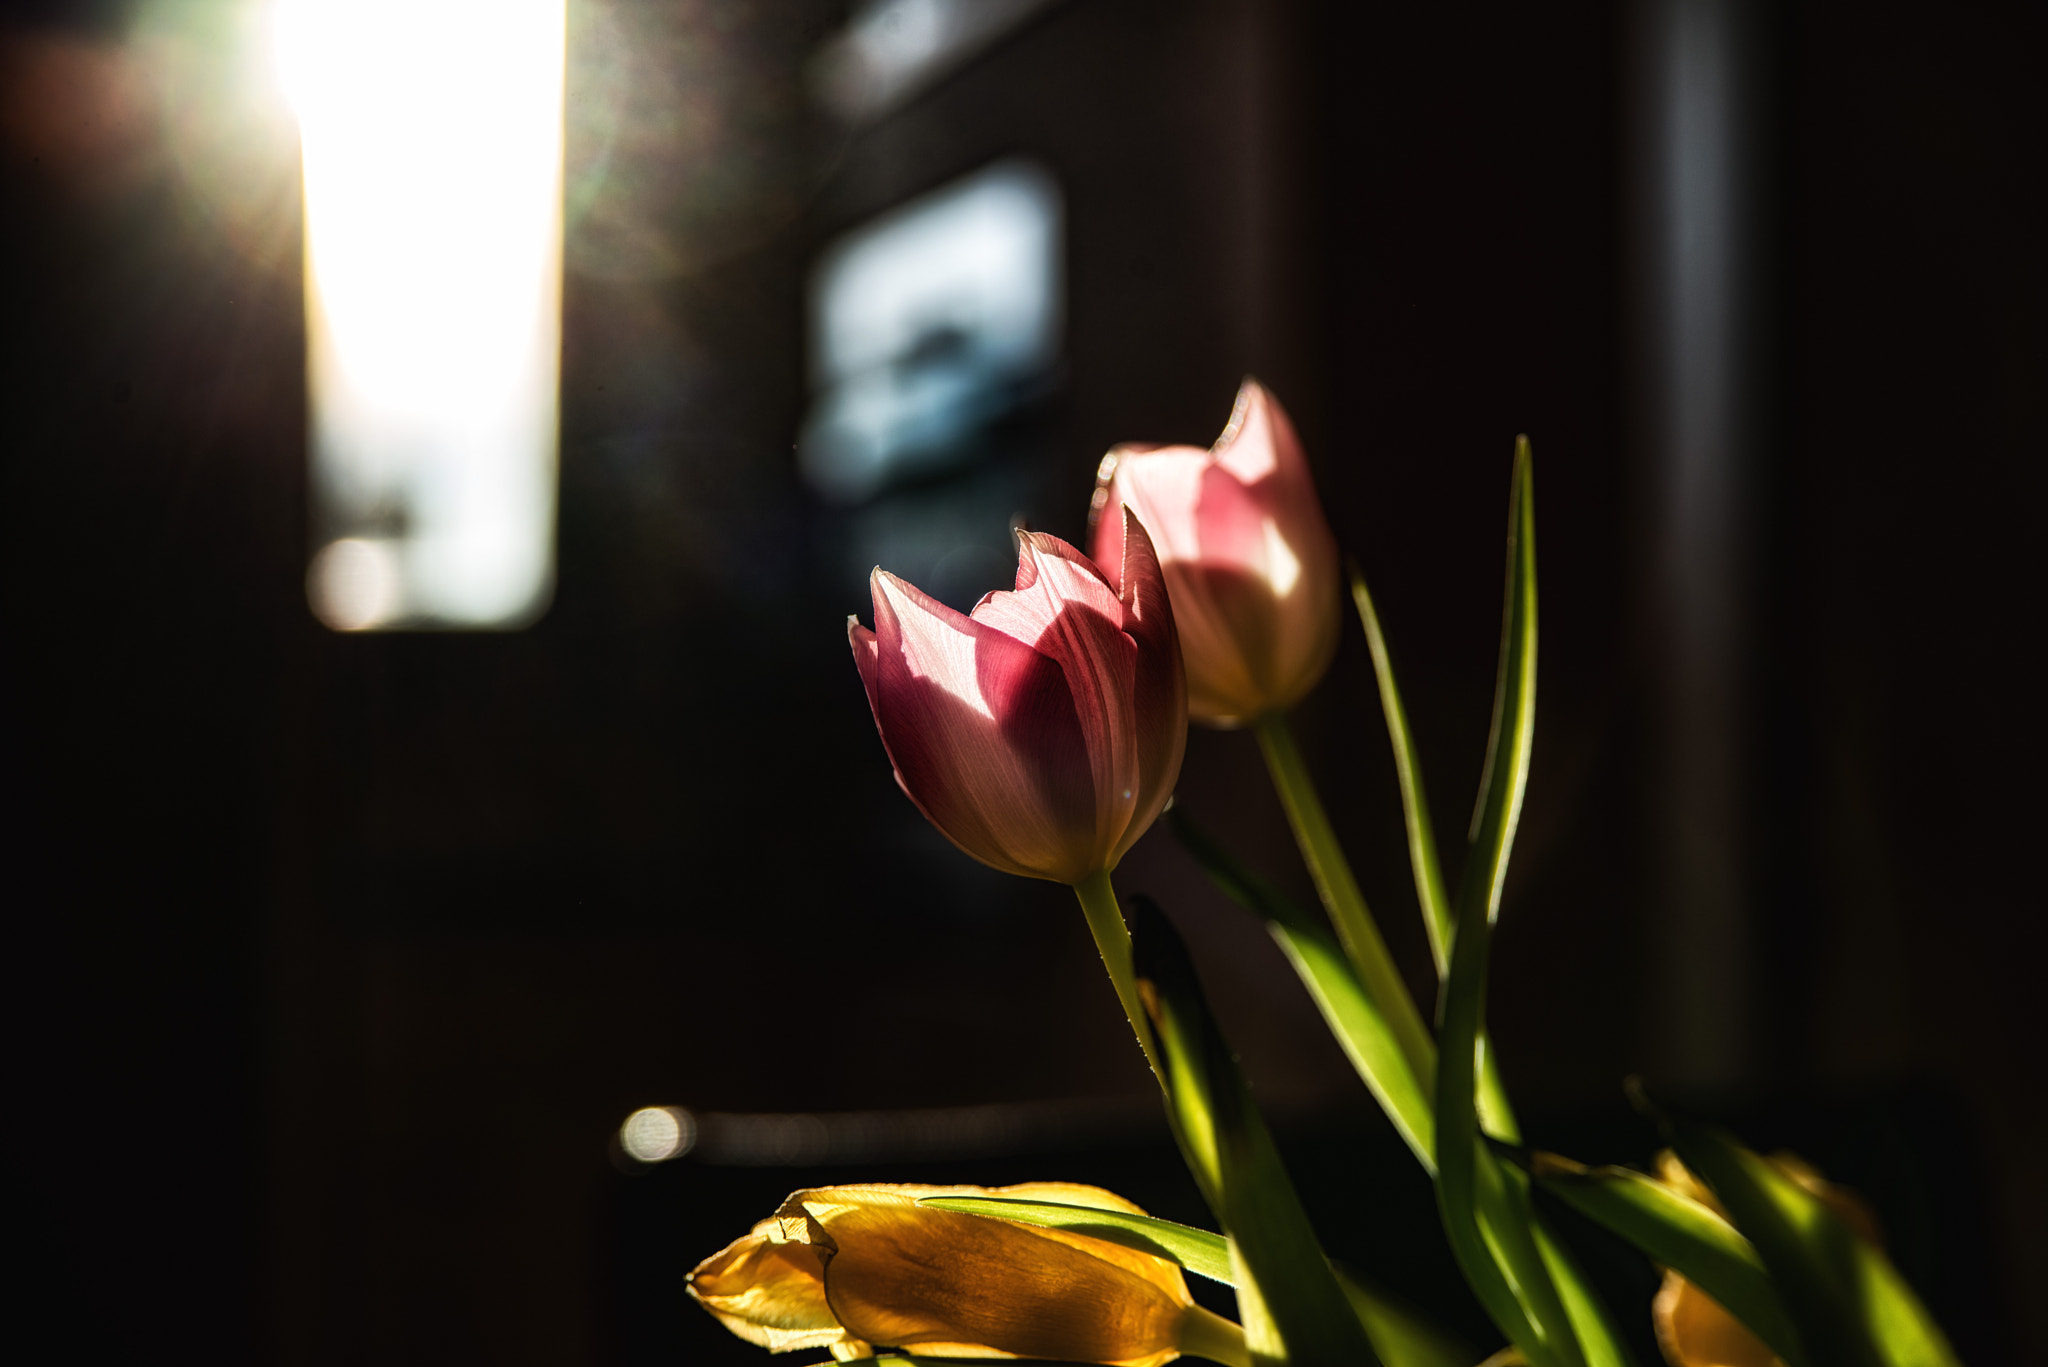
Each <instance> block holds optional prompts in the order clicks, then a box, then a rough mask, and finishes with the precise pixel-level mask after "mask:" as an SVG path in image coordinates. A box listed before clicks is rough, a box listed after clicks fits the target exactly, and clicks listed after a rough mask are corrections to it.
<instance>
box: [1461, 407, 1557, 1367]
mask: <svg viewBox="0 0 2048 1367" xmlns="http://www.w3.org/2000/svg"><path fill="white" fill-rule="evenodd" d="M1530 486H1531V473H1530V455H1529V444H1528V441H1527V440H1526V439H1522V440H1519V441H1517V443H1516V446H1515V467H1514V478H1513V484H1512V486H1511V488H1510V491H1509V496H1508V510H1509V511H1508V555H1507V560H1508V566H1507V591H1506V605H1505V608H1504V611H1503V612H1502V622H1501V653H1500V673H1499V676H1498V679H1497V681H1496V686H1495V690H1494V700H1493V726H1492V731H1491V734H1490V735H1489V736H1488V738H1487V744H1486V768H1485V773H1484V775H1483V776H1482V779H1481V782H1480V788H1479V802H1478V809H1477V811H1476V812H1475V814H1474V817H1473V823H1472V831H1471V836H1470V841H1469V844H1468V846H1467V849H1466V854H1465V869H1464V873H1463V877H1462V880H1461V882H1460V885H1459V895H1458V902H1457V912H1458V919H1457V927H1456V934H1455V935H1454V936H1453V939H1452V949H1451V968H1450V974H1449V976H1448V978H1447V979H1446V981H1445V985H1444V998H1443V1024H1442V1027H1441V1029H1440V1031H1439V1033H1438V1054H1437V1076H1436V1108H1435V1109H1436V1163H1437V1204H1438V1207H1439V1209H1440V1211H1441V1213H1442V1215H1443V1222H1444V1232H1445V1233H1446V1235H1448V1237H1449V1239H1450V1244H1451V1251H1452V1253H1453V1254H1454V1255H1455V1256H1456V1257H1457V1260H1458V1265H1459V1267H1460V1268H1461V1269H1463V1271H1464V1273H1465V1276H1466V1279H1467V1280H1468V1281H1470V1282H1471V1284H1472V1288H1473V1290H1474V1291H1475V1292H1477V1293H1478V1296H1479V1300H1480V1304H1482V1305H1483V1306H1485V1307H1486V1310H1487V1313H1488V1314H1490V1315H1491V1316H1492V1317H1493V1319H1494V1322H1495V1323H1496V1324H1497V1325H1499V1326H1500V1329H1501V1331H1502V1332H1503V1333H1505V1334H1506V1335H1507V1336H1508V1337H1509V1338H1510V1339H1512V1340H1513V1341H1514V1343H1515V1346H1516V1347H1518V1348H1520V1349H1521V1350H1522V1352H1523V1354H1524V1355H1525V1356H1526V1357H1527V1358H1528V1359H1529V1360H1530V1362H1532V1363H1534V1364H1535V1367H1585V1358H1584V1354H1583V1350H1582V1349H1581V1346H1580V1344H1579V1341H1578V1338H1577V1335H1576V1334H1575V1333H1574V1331H1573V1328H1572V1324H1571V1317H1570V1316H1569V1314H1568V1313H1567V1311H1566V1309H1565V1307H1564V1304H1563V1301H1562V1300H1561V1299H1560V1297H1559V1295H1558V1291H1557V1287H1556V1285H1555V1284H1554V1283H1553V1282H1552V1280H1551V1272H1550V1269H1549V1267H1548V1266H1547V1265H1546V1263H1545V1261H1544V1259H1543V1256H1542V1254H1541V1252H1540V1251H1539V1249H1538V1248H1537V1244H1536V1238H1535V1235H1534V1232H1533V1228H1532V1227H1533V1224H1534V1220H1533V1214H1532V1212H1531V1211H1530V1209H1529V1206H1528V1199H1527V1196H1528V1193H1527V1190H1526V1186H1525V1184H1524V1183H1523V1181H1522V1179H1521V1177H1520V1175H1519V1174H1513V1175H1511V1174H1510V1173H1508V1172H1507V1171H1504V1170H1503V1169H1502V1168H1501V1167H1500V1165H1499V1161H1498V1160H1497V1159H1495V1158H1494V1156H1493V1154H1492V1153H1491V1152H1490V1151H1489V1150H1488V1149H1487V1148H1486V1147H1485V1146H1484V1145H1483V1144H1482V1143H1481V1140H1480V1127H1479V1110H1478V1078H1479V1060H1478V1044H1479V1040H1480V1038H1481V1035H1482V1032H1483V1030H1484V1029H1485V1018H1486V979H1487V966H1488V954H1489V949H1490V946H1491V941H1492V928H1493V922H1494V919H1495V918H1496V917H1497V916H1498V915H1499V913H1500V896H1501V888H1502V885H1503V883H1504V882H1505V880H1506V877H1507V864H1508V854H1509V851H1510V850H1511V849H1512V848H1513V846H1514V840H1515V829H1516V827H1517V825H1519V823H1520V821H1521V813H1522V796H1523V793H1524V791H1525V790H1526V788H1527V786H1528V780H1529V753H1530V747H1531V743H1532V741H1533V739H1534V736H1535V726H1536V523H1535V509H1534V497H1533V490H1532V489H1531V487H1530Z"/></svg>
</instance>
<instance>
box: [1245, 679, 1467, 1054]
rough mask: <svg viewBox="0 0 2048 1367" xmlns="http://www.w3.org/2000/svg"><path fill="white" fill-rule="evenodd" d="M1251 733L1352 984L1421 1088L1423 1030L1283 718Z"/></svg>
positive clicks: (1264, 721)
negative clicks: (1380, 1018)
mask: <svg viewBox="0 0 2048 1367" xmlns="http://www.w3.org/2000/svg"><path fill="white" fill-rule="evenodd" d="M1253 732H1254V734H1256V735H1257V736H1258V738H1259V749H1260V751H1261V752H1262V753H1264V755H1265V757H1266V770H1267V772H1268V773H1270V774H1271V775H1272V776H1273V787H1274V788H1275V789H1277V790H1278V791H1279V794H1280V805H1281V806H1282V807H1284V808H1286V809H1287V821H1288V824H1289V825H1291V826H1293V827H1294V840H1295V843H1296V844H1297V845H1299V846H1300V847H1301V857H1302V860H1303V862H1305V863H1306V864H1307V865H1308V872H1309V877H1310V878H1312V879H1314V880H1315V885H1316V892H1317V893H1318V894H1319V895H1320V896H1321V897H1322V899H1323V906H1324V907H1325V908H1326V909H1327V910H1328V911H1329V913H1330V922H1331V924H1333V925H1334V926H1336V928H1337V938H1338V939H1339V940H1341V941H1342V942H1343V944H1344V952H1345V953H1346V954H1347V955H1349V956H1350V959H1351V966H1352V967H1353V968H1355V969H1356V970H1357V971H1358V980H1359V983H1360V985H1361V986H1363V987H1364V988H1365V990H1366V993H1367V995H1368V996H1370V997H1371V998H1372V999H1373V1000H1374V1001H1375V1002H1376V1003H1377V1004H1378V1005H1379V1008H1380V1011H1381V1012H1382V1014H1383V1015H1384V1016H1385V1017H1386V1019H1387V1021H1388V1023H1389V1025H1391V1026H1392V1028H1393V1031H1394V1038H1395V1041H1396V1043H1398V1044H1399V1045H1400V1048H1401V1052H1402V1054H1403V1055H1404V1056H1406V1058H1407V1059H1408V1062H1409V1066H1410V1067H1411V1068H1413V1069H1414V1071H1415V1075H1416V1076H1417V1077H1419V1078H1422V1079H1424V1080H1425V1085H1427V1080H1428V1079H1429V1078H1430V1077H1431V1076H1432V1075H1433V1073H1434V1070H1435V1058H1434V1054H1435V1048H1434V1046H1433V1045H1432V1043H1431V1041H1430V1037H1429V1030H1428V1028H1427V1027H1426V1026H1424V1025H1423V1023H1422V1016H1421V1015H1420V1014H1419V1013H1418V1012H1417V1011H1416V1009H1415V1000H1414V998H1412V997H1410V996H1409V995H1408V987H1407V984H1405V983H1404V982H1402V981H1401V973H1400V970H1398V969H1396V968H1395V967H1394V958H1393V956H1392V955H1391V954H1389V953H1388V952H1387V942H1386V941H1385V940H1383V939H1381V938H1380V930H1379V927H1378V926H1377V925H1375V924H1374V923H1373V919H1372V913H1371V912H1370V911H1369V910H1367V908H1366V905H1365V894H1364V893H1362V892H1360V891H1359V890H1358V880H1357V879H1355V878H1353V877H1352V876H1351V865H1350V863H1349V862H1348V861H1347V860H1346V859H1345V858H1344V847H1343V846H1342V845H1340V844H1338V843H1337V833H1336V832H1335V831H1334V830H1332V829H1331V828H1330V817H1329V813H1327V812H1325V811H1324V810H1323V800H1322V798H1321V797H1320V796H1319V795H1318V794H1317V793H1316V786H1315V781H1314V780H1313V779H1311V778H1310V777H1309V773H1308V766H1307V765H1306V764H1305V763H1303V761H1302V758H1301V751H1300V749H1299V748H1298V747H1297V746H1296V745H1295V743H1294V732H1293V729H1292V728H1290V727H1289V726H1288V725H1287V714H1286V713H1284V712H1268V713H1267V714H1266V715H1265V716H1263V717H1261V718H1259V719H1258V721H1257V722H1255V723H1253Z"/></svg>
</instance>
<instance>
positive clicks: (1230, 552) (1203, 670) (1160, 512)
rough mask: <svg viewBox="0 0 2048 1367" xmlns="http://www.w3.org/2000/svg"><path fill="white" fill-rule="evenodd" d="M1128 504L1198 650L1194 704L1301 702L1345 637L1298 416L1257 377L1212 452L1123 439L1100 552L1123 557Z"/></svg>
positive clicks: (1192, 671) (1183, 636)
mask: <svg viewBox="0 0 2048 1367" xmlns="http://www.w3.org/2000/svg"><path fill="white" fill-rule="evenodd" d="M1119 506H1127V507H1129V508H1131V509H1132V510H1134V511H1135V512H1136V513H1137V515H1138V520H1139V521H1140V522H1142V523H1144V524H1145V526H1146V527H1147V528H1148V529H1149V530H1150V531H1151V533H1152V536H1153V538H1154V540H1155V542H1156V544H1157V546H1158V554H1159V560H1160V564H1161V566H1162V567H1163V569H1164V570H1165V573H1166V585H1167V588H1168V590H1169V591H1170V593H1171V595H1172V598H1173V613H1174V621H1175V624H1176V626H1177V627H1178V629H1179V631H1180V644H1181V651H1182V654H1183V656H1184V658H1185V659H1186V661H1187V674H1188V714H1189V715H1190V716H1191V717H1193V718H1194V719H1195V720H1196V721H1199V722H1205V723H1207V724H1208V725H1211V726H1241V725H1244V724H1245V723H1247V722H1251V721H1254V720H1256V719H1257V718H1258V717H1260V716H1262V715H1264V714H1265V713H1267V712H1271V711H1275V710H1277V709H1280V708H1286V707H1291V706H1293V705H1294V704H1295V703H1297V702H1299V701H1301V699H1302V698H1303V697H1304V696H1306V695H1307V693H1308V691H1309V690H1310V689H1311V688H1314V687H1315V686H1316V684H1317V682H1318V681H1319V680H1321V678H1322V677H1323V671H1324V670H1326V669H1328V668H1329V665H1330V657H1331V656H1332V655H1333V654H1334V653H1335V652H1336V649H1337V634H1338V628H1339V622H1340V616H1339V587H1340V586H1339V584H1338V572H1337V570H1338V566H1337V541H1336V538H1335V537H1334V536H1333V535H1332V534H1331V532H1330V524H1329V523H1328V522H1327V521H1326V520H1324V517H1323V509H1322V505H1321V504H1320V503H1319V502H1317V500H1316V490H1315V483H1314V481H1313V480H1312V479H1311V478H1310V477H1309V470H1308V462H1307V461H1306V460H1305V459H1304V458H1303V456H1302V453H1301V442H1300V439H1299V438H1297V437H1296V436H1295V435H1294V425H1293V424H1292V423H1290V422H1289V421H1288V420H1287V414H1286V413H1284V412H1283V411H1281V408H1280V404H1279V402H1278V401H1277V400H1275V399H1274V398H1273V396H1272V395H1271V394H1269V393H1267V392H1266V390H1265V387H1264V386H1262V385H1260V384H1259V383H1258V382H1257V381H1256V380H1246V381H1245V382H1244V385H1243V386H1242V387H1241V388H1240V389H1239V390H1238V391H1237V405H1236V407H1235V408H1234V409H1233V410H1232V412H1231V415H1230V423H1229V425H1228V426H1226V427H1225V428H1224V429H1223V435H1222V436H1220V437H1218V438H1217V439H1216V444H1215V446H1213V447H1211V448H1210V449H1209V450H1207V451H1202V450H1199V449H1197V448H1195V447H1192V446H1160V447H1145V446H1119V447H1117V448H1116V449H1115V450H1113V451H1111V452H1110V453H1109V454H1108V455H1107V456H1104V457H1103V458H1102V466H1101V468H1100V470H1099V471H1098V472H1097V475H1096V490H1095V501H1094V514H1095V516H1096V519H1097V521H1096V524H1095V527H1094V530H1093V538H1094V542H1093V544H1094V550H1095V558H1096V560H1097V561H1099V562H1102V563H1110V562H1113V561H1115V560H1116V559H1117V558H1118V556H1119V551H1120V548H1121V542H1122V538H1123V524H1122V520H1121V519H1119V518H1116V517H1113V516H1105V515H1104V514H1105V513H1107V512H1109V511H1110V510H1113V509H1115V508H1117V507H1119Z"/></svg>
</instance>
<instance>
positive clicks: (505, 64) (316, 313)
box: [273, 0, 566, 629]
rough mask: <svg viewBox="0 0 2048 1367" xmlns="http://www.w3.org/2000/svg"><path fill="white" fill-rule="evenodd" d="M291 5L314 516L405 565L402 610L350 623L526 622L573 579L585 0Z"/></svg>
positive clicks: (285, 55)
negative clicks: (578, 125) (580, 31)
mask: <svg viewBox="0 0 2048 1367" xmlns="http://www.w3.org/2000/svg"><path fill="white" fill-rule="evenodd" d="M274 20H275V27H274V30H273V41H274V44H275V53H276V57H277V61H278V65H279V69H280V73H281V76H282V80H283V84H284V87H285V90H286V92H287V94H288V96H289V98H290V100H291V103H292V106H293V108H294V109H295V110H296V112H297V114H298V117H299V129H300V139H301V145H302V147H303V149H304V163H305V205H306V312H307V318H306V325H307V370H308V380H309V384H310V388H311V398H312V410H313V411H312V445H313V465H314V480H313V484H314V493H313V496H314V502H315V510H314V513H315V526H316V529H317V531H318V534H319V539H320V540H322V541H326V542H333V543H339V542H341V541H344V540H347V539H349V538H355V539H357V540H358V542H359V544H364V543H369V542H374V543H376V544H378V545H380V546H381V547H382V548H383V551H384V553H386V554H388V555H389V556H390V557H391V558H392V563H393V564H394V565H395V566H396V588H395V590H394V591H393V592H392V593H391V594H390V595H389V601H388V602H387V603H385V604H384V611H385V612H386V614H387V615H386V617H385V618H383V619H381V620H380V621H378V622H356V621H353V620H352V621H351V623H350V625H351V627H352V628H353V629H361V628H363V627H365V626H376V625H386V624H390V625H400V624H403V625H428V626H434V625H439V626H473V627H494V626H498V627H502V626H520V625H524V624H525V623H526V622H527V621H529V620H531V619H532V617H533V616H535V615H536V614H537V613H538V612H539V610H540V609H541V608H542V607H543V606H544V605H545V601H546V597H547V594H548V592H549V588H550V585H551V582H552V577H553V539H554V516H555V463H556V427H557V415H558V382H559V372H560V350H561V255H562V241H561V239H562V208H561V205H562V109H563V72H564V57H565V53H564V35H565V28H566V16H565V0H278V4H277V9H276V11H275V16H274ZM346 554H347V555H348V556H349V557H352V558H353V559H355V560H359V559H361V556H360V554H359V553H358V552H348V553H346ZM343 563H352V562H351V561H344V562H343ZM313 587H314V595H315V607H316V610H318V609H319V608H320V606H321V603H320V596H319V593H320V590H319V585H318V583H317V582H316V583H315V584H314V586H313ZM322 615H323V618H326V614H325V613H323V614H322ZM327 620H329V621H330V624H333V625H338V623H335V622H334V621H333V619H331V618H327Z"/></svg>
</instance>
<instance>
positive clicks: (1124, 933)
mask: <svg viewBox="0 0 2048 1367" xmlns="http://www.w3.org/2000/svg"><path fill="white" fill-rule="evenodd" d="M1074 896H1076V897H1078V898H1080V899H1081V914H1082V915H1084V916H1086V917H1087V918H1088V929H1089V931H1090V932H1091V933H1092V934H1093V935H1094V936H1095V948H1096V949H1097V950H1098V951H1100V952H1101V954H1102V966H1103V967H1104V968H1106V969H1108V970H1109V981H1110V982H1111V983H1112V984H1113V985H1114V986H1115V987H1116V997H1117V1000H1118V1001H1120V1002H1122V1003H1123V1004H1124V1015H1125V1016H1127V1017H1129V1019H1130V1022H1131V1033H1132V1034H1134V1035H1136V1036H1137V1037H1138V1047H1139V1048H1140V1049H1143V1050H1144V1051H1145V1061H1146V1062H1147V1063H1149V1064H1151V1065H1152V1075H1153V1076H1154V1077H1156V1078H1158V1079H1159V1085H1160V1087H1161V1088H1162V1089H1163V1088H1164V1087H1165V1086H1166V1074H1165V1073H1164V1072H1163V1071H1162V1070H1161V1069H1160V1067H1159V1052H1158V1048H1157V1046H1156V1045H1154V1044H1153V1042H1152V1024H1151V1021H1150V1020H1149V1019H1148V1018H1147V1017H1146V1015H1145V1003H1144V1002H1142V1001H1140V1000H1139V998H1138V975H1137V973H1136V972H1135V971H1134V969H1133V968H1132V965H1131V928H1130V927H1129V926H1128V925H1126V924H1124V913H1123V908H1122V907H1120V906H1118V905H1117V901H1116V889H1115V888H1113V887H1111V886H1110V885H1109V870H1107V869H1098V870H1096V871H1095V872H1094V873H1091V874H1089V875H1088V876H1087V877H1086V878H1083V879H1082V880H1081V881H1080V882H1078V883H1076V884H1074Z"/></svg>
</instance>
